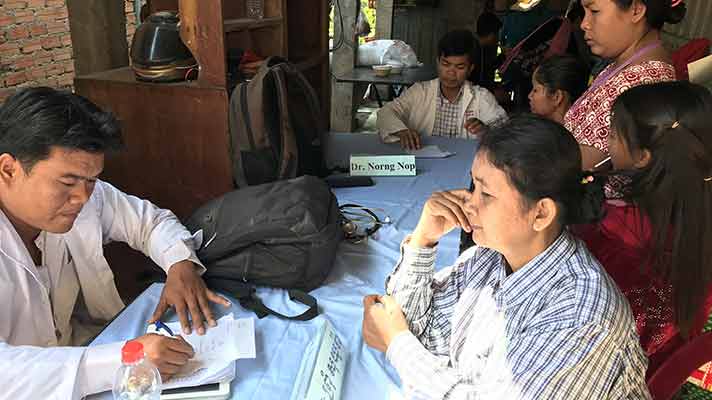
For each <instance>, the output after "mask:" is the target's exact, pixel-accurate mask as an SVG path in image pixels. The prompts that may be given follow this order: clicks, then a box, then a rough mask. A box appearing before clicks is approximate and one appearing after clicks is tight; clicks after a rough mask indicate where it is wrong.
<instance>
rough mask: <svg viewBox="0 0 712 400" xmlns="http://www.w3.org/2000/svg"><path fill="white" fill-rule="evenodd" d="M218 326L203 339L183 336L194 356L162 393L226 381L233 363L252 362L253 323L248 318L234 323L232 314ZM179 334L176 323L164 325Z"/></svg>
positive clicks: (194, 334)
mask: <svg viewBox="0 0 712 400" xmlns="http://www.w3.org/2000/svg"><path fill="white" fill-rule="evenodd" d="M217 322H218V325H217V326H216V327H214V328H208V329H207V331H206V333H205V335H203V336H199V335H198V334H197V333H193V334H191V335H183V338H184V339H185V340H186V341H187V342H188V343H190V345H191V346H193V350H194V351H195V356H194V357H193V359H191V360H190V361H189V362H188V364H187V365H186V366H185V367H184V368H183V370H182V371H181V372H179V373H178V374H177V375H176V376H174V377H173V378H171V379H170V380H169V381H168V382H164V384H163V388H164V389H171V388H178V387H186V386H197V385H203V384H207V383H216V382H223V381H230V380H232V379H234V377H235V360H238V359H241V358H255V355H256V351H255V323H254V320H253V319H252V318H241V319H237V320H236V319H234V317H233V316H232V314H229V315H226V316H224V317H222V318H220V319H219V320H218V321H217ZM166 325H168V327H169V328H171V330H172V331H174V332H180V331H181V328H180V323H178V322H172V323H167V324H166Z"/></svg>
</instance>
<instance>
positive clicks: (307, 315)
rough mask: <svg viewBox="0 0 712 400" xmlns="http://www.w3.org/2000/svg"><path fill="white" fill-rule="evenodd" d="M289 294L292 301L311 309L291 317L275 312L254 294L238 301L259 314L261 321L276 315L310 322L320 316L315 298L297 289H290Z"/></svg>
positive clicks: (291, 319)
mask: <svg viewBox="0 0 712 400" xmlns="http://www.w3.org/2000/svg"><path fill="white" fill-rule="evenodd" d="M287 293H288V294H289V299H290V300H292V301H296V302H298V303H302V304H304V305H305V306H307V307H309V309H307V310H306V311H304V312H303V313H301V314H299V315H295V316H291V317H290V316H287V315H284V314H280V313H278V312H277V311H274V310H272V309H271V308H269V307H267V306H265V305H264V303H263V302H262V300H260V298H259V297H257V296H255V294H254V292H253V293H251V294H250V295H249V296H247V297H241V298H239V299H238V300H239V301H240V305H241V306H243V307H244V308H246V309H248V310H251V311H253V312H254V313H255V314H257V318H260V319H261V318H264V317H266V316H267V315H274V316H275V317H277V318H282V319H287V320H290V321H309V320H310V319H313V318H315V317H316V316H317V315H319V307H318V306H317V302H316V299H315V298H314V296H312V295H310V294H308V293H306V292H302V291H301V290H297V289H289V290H288V291H287Z"/></svg>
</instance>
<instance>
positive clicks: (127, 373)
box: [113, 340, 161, 400]
mask: <svg viewBox="0 0 712 400" xmlns="http://www.w3.org/2000/svg"><path fill="white" fill-rule="evenodd" d="M121 364H122V365H121V368H119V370H118V371H117V372H116V377H115V378H114V388H113V392H114V400H160V398H161V374H159V373H158V369H157V368H156V367H155V366H154V365H153V364H151V363H150V362H149V361H148V360H146V357H145V355H144V353H143V344H141V342H137V341H135V340H131V341H128V342H126V344H125V345H124V347H123V348H122V349H121Z"/></svg>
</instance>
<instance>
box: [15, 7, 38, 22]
mask: <svg viewBox="0 0 712 400" xmlns="http://www.w3.org/2000/svg"><path fill="white" fill-rule="evenodd" d="M34 20H35V13H34V12H32V11H26V10H25V11H15V23H16V24H22V23H25V22H32V21H34Z"/></svg>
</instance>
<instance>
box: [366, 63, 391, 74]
mask: <svg viewBox="0 0 712 400" xmlns="http://www.w3.org/2000/svg"><path fill="white" fill-rule="evenodd" d="M371 68H373V72H374V73H375V74H376V76H380V77H384V76H388V74H390V73H391V69H392V67H391V66H390V65H374V66H373V67H371Z"/></svg>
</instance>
